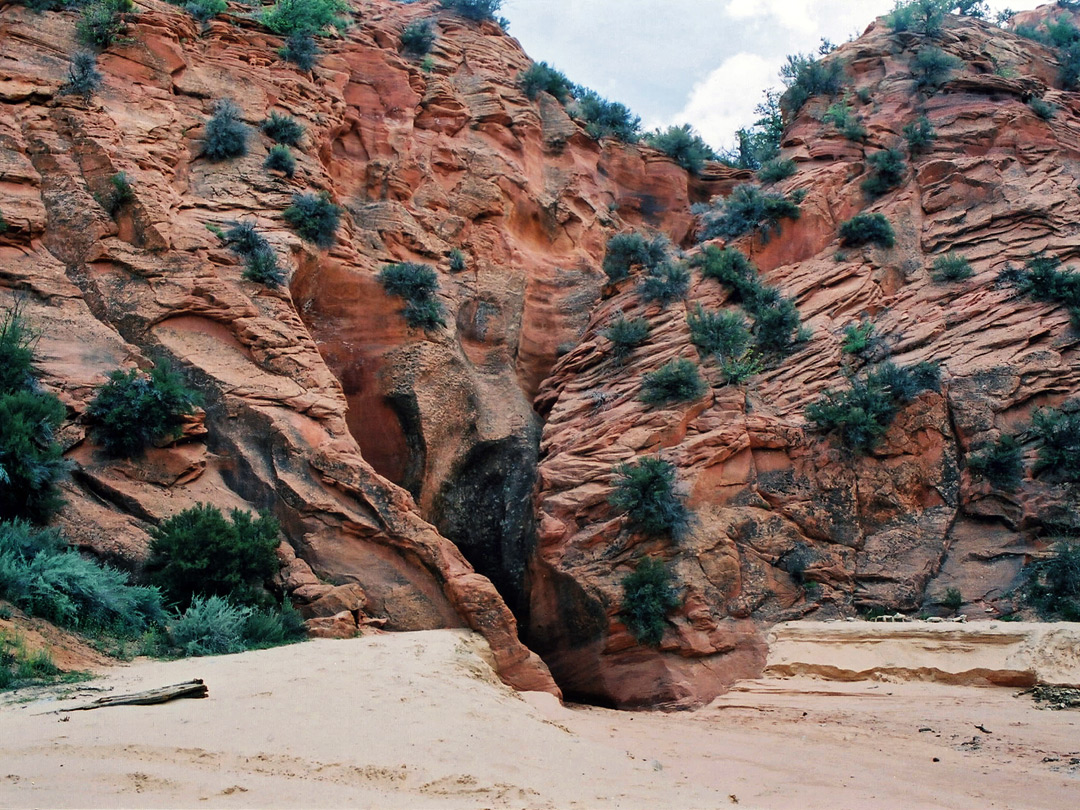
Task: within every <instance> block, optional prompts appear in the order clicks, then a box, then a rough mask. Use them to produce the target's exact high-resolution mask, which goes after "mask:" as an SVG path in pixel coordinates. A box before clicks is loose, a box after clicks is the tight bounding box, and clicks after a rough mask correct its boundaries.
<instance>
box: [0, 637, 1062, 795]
mask: <svg viewBox="0 0 1080 810" xmlns="http://www.w3.org/2000/svg"><path fill="white" fill-rule="evenodd" d="M487 654H488V653H487V650H486V648H485V647H484V643H483V641H482V640H481V639H479V637H477V636H474V635H472V634H469V633H466V632H461V631H433V632H425V633H410V634H400V635H379V636H370V637H366V638H360V639H356V640H353V641H312V642H308V643H305V644H299V645H295V646H291V647H283V648H279V649H274V650H266V651H262V652H253V653H244V654H240V655H231V656H222V657H217V658H204V659H188V660H182V661H175V662H160V661H138V662H135V663H133V664H130V665H124V666H113V667H110V668H107V669H104V670H102V671H101V677H99V678H97V679H95V680H93V681H90V682H87V683H85V684H79V685H75V686H70V685H69V686H65V687H52V688H49V689H46V690H39V691H36V692H33V693H27V692H25V691H22V692H18V693H11V694H8V695H5V696H4V697H3V701H2V705H0V806H2V807H226V808H227V807H346V806H347V807H365V808H496V807H497V808H605V807H617V808H643V809H644V808H650V810H652V809H654V808H680V809H681V810H687V809H688V808H714V807H732V806H736V805H738V806H739V807H749V808H794V807H798V808H830V810H845V808H851V809H852V810H855V809H857V808H858V809H861V808H871V807H872V808H904V810H916V809H917V808H950V810H961V808H972V810H974V809H975V808H978V809H979V810H984V809H985V808H1011V809H1012V810H1035V809H1036V808H1072V807H1076V806H1080V711H1076V710H1066V711H1048V710H1041V709H1039V708H1037V706H1036V705H1035V704H1034V703H1032V701H1031V699H1030V698H1029V697H1026V696H1017V693H1018V692H1019V690H1018V689H1010V688H1003V687H996V688H994V687H988V688H978V687H969V686H945V685H940V684H934V683H912V682H907V683H888V682H883V681H859V682H854V683H837V682H829V681H822V680H814V679H810V678H787V679H779V678H775V679H762V680H756V681H748V682H743V683H741V684H739V685H738V686H737V688H736V689H734V690H733V691H731V692H730V693H728V694H727V695H725V696H723V697H721V698H719V699H718V700H716V701H714V702H713V703H712V704H711V705H709V706H708V707H706V708H704V709H701V710H699V711H696V712H678V713H661V712H616V711H610V710H606V709H599V708H593V707H580V706H560V705H559V704H558V703H557V702H556V701H555V700H554V699H553V698H551V697H550V696H548V695H540V694H525V695H520V694H517V693H515V692H513V691H512V690H510V689H508V688H507V687H505V686H504V685H503V684H502V683H500V682H499V681H498V680H497V679H496V678H495V676H494V675H493V673H492V671H491V669H490V667H489V666H488V663H487V660H486V656H487ZM193 677H199V678H203V679H204V680H205V681H206V683H207V685H208V686H209V690H210V696H209V698H208V699H205V700H179V701H174V702H172V703H167V704H163V705H159V706H146V707H142V706H120V707H112V708H103V709H98V710H95V711H78V712H69V713H57V712H56V710H57V709H60V708H69V707H73V706H79V705H84V704H86V703H88V702H89V701H91V700H93V699H95V698H96V697H99V696H101V695H104V694H121V693H126V692H131V691H138V690H142V689H149V688H154V687H158V686H164V685H167V684H173V683H178V682H181V681H185V680H188V679H190V678H193ZM28 697H29V699H28Z"/></svg>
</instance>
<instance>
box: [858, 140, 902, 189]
mask: <svg viewBox="0 0 1080 810" xmlns="http://www.w3.org/2000/svg"><path fill="white" fill-rule="evenodd" d="M866 162H867V163H868V164H869V166H870V175H869V176H868V177H867V178H866V179H865V180H863V182H862V190H863V191H864V192H866V194H868V195H869V196H870V197H880V196H881V195H882V194H885V193H886V192H888V191H892V190H893V189H894V188H897V187H898V186H899V185H900V184H901V183H903V182H904V175H905V174H906V173H907V164H906V163H905V162H904V155H903V153H901V152H900V150H899V149H884V150H882V151H880V152H875V153H874V154H872V155H870V156H869V157H868V158H867V159H866Z"/></svg>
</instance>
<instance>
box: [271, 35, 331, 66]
mask: <svg viewBox="0 0 1080 810" xmlns="http://www.w3.org/2000/svg"><path fill="white" fill-rule="evenodd" d="M320 53H322V51H321V50H320V49H319V46H318V45H317V44H316V43H315V37H313V36H311V34H291V35H290V36H289V37H288V38H287V39H286V40H285V44H284V45H283V46H282V47H281V48H279V49H278V56H280V57H281V58H282V59H284V60H285V61H286V62H292V63H293V64H294V65H296V66H297V67H298V68H300V69H301V70H311V69H312V68H313V67H315V62H316V60H317V59H318V56H319V54H320Z"/></svg>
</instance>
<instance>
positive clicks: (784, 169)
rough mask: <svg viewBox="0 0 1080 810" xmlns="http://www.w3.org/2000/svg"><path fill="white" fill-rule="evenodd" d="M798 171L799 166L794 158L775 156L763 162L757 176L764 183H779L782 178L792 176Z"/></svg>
mask: <svg viewBox="0 0 1080 810" xmlns="http://www.w3.org/2000/svg"><path fill="white" fill-rule="evenodd" d="M797 171H798V167H797V166H796V165H795V161H794V160H784V159H782V158H773V159H772V160H767V161H765V162H764V163H762V164H761V168H760V169H758V172H757V176H758V180H760V181H761V182H762V183H779V182H780V181H781V180H786V179H787V178H789V177H791V176H792V175H793V174H795V172H797Z"/></svg>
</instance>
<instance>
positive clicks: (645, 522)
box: [608, 456, 690, 536]
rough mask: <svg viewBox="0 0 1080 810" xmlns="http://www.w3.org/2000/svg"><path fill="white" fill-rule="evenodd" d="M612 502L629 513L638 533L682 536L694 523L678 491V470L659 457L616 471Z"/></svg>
mask: <svg viewBox="0 0 1080 810" xmlns="http://www.w3.org/2000/svg"><path fill="white" fill-rule="evenodd" d="M608 503H610V504H611V505H612V506H613V507H615V508H616V509H619V510H621V511H623V512H625V513H626V517H627V522H628V523H629V524H630V527H631V528H632V529H634V530H635V531H639V532H641V533H642V534H647V535H651V536H657V535H665V534H667V535H673V536H674V535H678V534H679V533H680V532H681V531H682V530H683V529H685V528H686V525H687V524H688V523H689V522H690V514H689V512H687V510H686V505H685V504H684V503H683V500H682V498H681V497H680V496H679V495H678V494H677V493H676V492H675V467H674V465H672V464H669V463H668V462H666V461H664V460H663V459H661V458H657V457H655V456H645V457H644V458H642V459H641V460H640V461H638V462H637V463H636V464H630V463H624V464H620V465H619V466H618V467H616V468H615V489H614V490H613V491H612V493H611V495H609V496H608Z"/></svg>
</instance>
